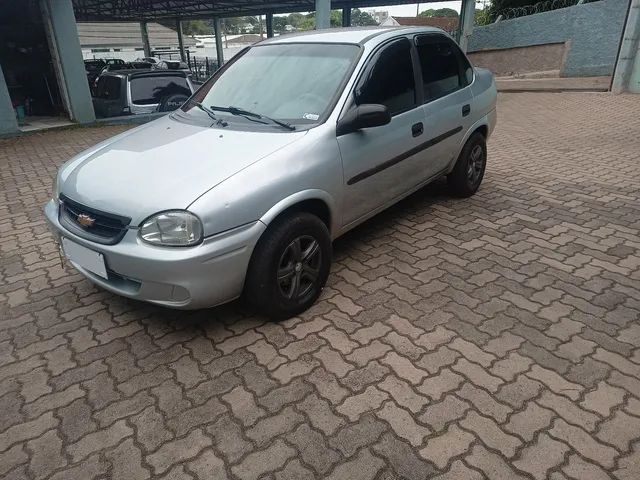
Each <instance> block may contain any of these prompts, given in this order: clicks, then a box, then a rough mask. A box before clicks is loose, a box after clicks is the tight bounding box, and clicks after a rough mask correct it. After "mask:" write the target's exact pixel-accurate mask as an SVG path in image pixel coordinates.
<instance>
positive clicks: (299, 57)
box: [182, 43, 360, 125]
mask: <svg viewBox="0 0 640 480" xmlns="http://www.w3.org/2000/svg"><path fill="white" fill-rule="evenodd" d="M359 49H360V47H359V46H357V45H350V44H330V43H323V44H313V43H299V44H267V45H259V46H254V47H252V48H250V49H249V50H248V51H246V52H245V53H244V54H242V56H241V57H239V58H238V59H237V60H235V61H233V63H231V64H229V65H228V66H227V67H226V68H225V70H223V71H222V72H221V73H220V74H218V75H214V76H213V77H212V78H211V79H210V80H209V81H208V82H206V83H205V84H204V85H203V86H202V87H201V88H200V90H198V92H197V93H196V94H195V96H194V100H196V101H198V102H200V103H201V104H202V105H204V106H205V107H210V108H211V107H214V106H215V107H225V108H228V107H235V108H239V109H243V110H247V111H251V112H255V113H257V114H260V115H264V116H267V117H271V118H274V119H277V120H281V121H286V122H290V123H292V124H294V125H295V124H313V123H317V121H318V120H319V119H320V118H322V117H323V116H324V115H325V113H328V109H329V108H330V107H331V106H332V104H333V102H334V101H335V98H336V97H337V95H338V94H339V92H340V89H341V85H342V83H343V82H344V81H345V77H346V76H347V73H348V72H349V71H350V70H351V67H352V65H353V63H354V62H355V60H356V58H357V56H358V52H359ZM182 112H186V113H187V114H188V115H189V116H193V117H194V118H195V116H203V115H204V117H206V114H204V113H203V112H202V111H201V110H199V109H198V108H195V106H194V105H193V102H191V103H187V104H185V105H184V106H183V107H182ZM216 114H217V115H220V116H224V117H225V120H228V121H229V122H240V123H242V124H247V119H245V118H243V117H242V116H228V114H225V113H224V112H216ZM254 125H255V123H254Z"/></svg>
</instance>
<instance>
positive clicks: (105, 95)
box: [96, 76, 122, 100]
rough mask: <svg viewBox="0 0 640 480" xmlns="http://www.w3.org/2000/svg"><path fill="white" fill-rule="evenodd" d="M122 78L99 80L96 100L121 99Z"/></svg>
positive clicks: (104, 77) (101, 78)
mask: <svg viewBox="0 0 640 480" xmlns="http://www.w3.org/2000/svg"><path fill="white" fill-rule="evenodd" d="M121 84H122V81H121V80H120V77H110V76H103V77H100V78H99V79H98V85H97V87H96V98H102V99H104V100H117V99H119V98H120V87H121Z"/></svg>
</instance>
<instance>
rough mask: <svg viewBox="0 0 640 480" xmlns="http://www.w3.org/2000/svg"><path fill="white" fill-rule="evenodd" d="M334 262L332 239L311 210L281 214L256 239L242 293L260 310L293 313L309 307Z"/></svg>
mask: <svg viewBox="0 0 640 480" xmlns="http://www.w3.org/2000/svg"><path fill="white" fill-rule="evenodd" d="M330 266H331V239H330V237H329V231H328V230H327V227H326V226H325V224H324V223H323V222H322V221H321V220H320V219H319V218H318V217H316V216H315V215H312V214H310V213H295V214H292V215H290V216H287V217H284V218H282V219H279V220H277V221H276V223H274V224H273V225H271V226H270V227H269V229H268V230H267V231H266V232H265V233H264V235H263V237H262V238H261V239H260V241H259V242H258V245H257V246H256V248H255V250H254V252H253V255H252V257H251V262H250V264H249V269H248V271H247V280H246V282H245V289H244V298H245V300H246V302H247V303H248V304H249V305H251V306H252V307H253V308H254V309H255V310H256V311H257V312H258V313H263V314H266V315H267V316H269V317H271V318H274V319H284V318H289V317H292V316H295V315H298V314H299V313H301V312H303V311H305V310H306V309H308V308H309V307H310V306H311V305H313V303H314V302H315V301H316V300H317V298H318V296H320V293H321V292H322V288H323V287H324V285H325V283H326V281H327V277H328V276H329V269H330Z"/></svg>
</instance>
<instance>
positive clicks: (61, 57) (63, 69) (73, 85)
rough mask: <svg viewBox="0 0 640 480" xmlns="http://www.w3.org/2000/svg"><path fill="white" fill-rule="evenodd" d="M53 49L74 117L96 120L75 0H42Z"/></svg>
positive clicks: (43, 12)
mask: <svg viewBox="0 0 640 480" xmlns="http://www.w3.org/2000/svg"><path fill="white" fill-rule="evenodd" d="M40 6H41V10H42V17H43V20H44V25H45V30H46V32H47V36H48V38H49V48H50V50H51V56H52V59H53V62H54V66H55V68H56V71H57V75H58V83H59V84H60V90H61V93H62V97H63V99H64V101H65V104H66V107H67V109H68V111H69V116H70V118H71V120H74V121H76V122H79V123H91V122H94V121H95V120H96V115H95V113H94V111H93V104H92V103H91V92H90V91H89V82H87V74H86V72H85V69H84V61H83V59H82V49H81V48H80V40H79V39H78V28H77V27H76V19H75V16H74V13H73V3H72V1H71V0H40Z"/></svg>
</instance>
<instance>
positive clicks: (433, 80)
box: [416, 35, 473, 102]
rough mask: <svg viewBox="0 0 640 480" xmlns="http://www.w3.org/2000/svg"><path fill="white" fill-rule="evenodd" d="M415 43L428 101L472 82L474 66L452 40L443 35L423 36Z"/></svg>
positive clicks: (425, 95)
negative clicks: (472, 66)
mask: <svg viewBox="0 0 640 480" xmlns="http://www.w3.org/2000/svg"><path fill="white" fill-rule="evenodd" d="M416 43H417V46H416V48H417V50H418V57H419V59H420V68H421V70H422V82H423V87H424V98H425V101H426V102H429V101H432V100H436V99H438V98H440V97H444V96H445V95H449V94H450V93H453V92H455V91H457V90H460V89H461V88H464V87H466V86H467V85H469V83H471V80H472V78H473V70H472V68H471V65H469V62H468V61H467V59H466V58H465V56H464V55H463V54H462V52H461V51H460V49H459V48H458V47H457V45H456V44H455V43H454V42H453V41H452V40H451V39H449V38H447V37H444V36H442V35H424V36H420V37H417V40H416Z"/></svg>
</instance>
